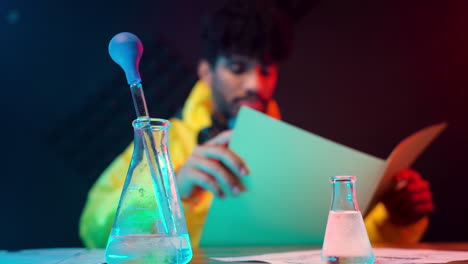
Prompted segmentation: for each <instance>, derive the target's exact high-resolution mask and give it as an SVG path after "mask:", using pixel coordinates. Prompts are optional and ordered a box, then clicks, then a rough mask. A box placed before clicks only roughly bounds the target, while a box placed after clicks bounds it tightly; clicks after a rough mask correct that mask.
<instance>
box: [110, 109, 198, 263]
mask: <svg viewBox="0 0 468 264" xmlns="http://www.w3.org/2000/svg"><path fill="white" fill-rule="evenodd" d="M132 124H133V128H134V133H135V139H134V150H133V156H132V161H131V163H130V167H129V170H128V173H127V178H126V179H125V184H124V187H123V190H122V195H121V197H120V202H119V206H118V208H117V214H116V217H115V220H114V225H113V227H112V231H111V234H110V236H109V240H108V242H107V248H106V261H107V262H108V263H109V264H116V263H119V264H120V263H122V264H126V263H132V264H133V263H135V264H141V263H157V264H160V263H177V264H185V263H187V262H189V261H190V260H191V258H192V247H191V244H190V239H189V236H188V232H187V226H186V223H185V217H184V214H183V210H182V207H181V202H180V198H179V194H178V191H177V186H176V182H175V178H174V172H173V168H172V163H171V160H170V157H169V153H168V149H167V137H168V129H169V127H170V122H169V121H167V120H164V119H153V118H138V119H136V120H135V121H133V123H132ZM151 142H154V144H152V143H151Z"/></svg>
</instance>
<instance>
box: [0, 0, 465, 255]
mask: <svg viewBox="0 0 468 264" xmlns="http://www.w3.org/2000/svg"><path fill="white" fill-rule="evenodd" d="M217 3H218V1H216V0H210V1H208V0H203V1H202V0H198V1H191V0H174V1H143V0H140V1H136V0H135V1H123V0H115V1H91V0H83V1H74V2H67V1H58V0H57V1H53V0H43V1H33V0H14V1H13V0H3V1H1V2H0V40H1V41H0V70H1V71H0V80H1V83H2V85H1V87H2V97H1V98H2V99H1V104H0V111H1V113H2V114H1V115H0V116H1V124H2V125H1V128H2V129H1V135H2V141H1V146H2V151H1V152H0V153H1V166H2V172H1V179H2V181H1V191H0V205H1V207H0V210H1V212H2V214H1V217H0V234H1V239H0V248H1V249H20V248H39V247H69V246H81V242H80V240H79V237H78V220H79V216H80V213H81V210H82V206H83V204H84V202H85V199H86V193H87V191H88V190H89V188H90V186H91V185H92V183H93V182H94V180H95V179H96V177H97V176H98V174H99V172H100V171H102V169H104V168H105V167H106V165H107V164H108V162H110V161H111V160H112V158H113V157H115V156H116V155H117V154H118V153H120V152H121V151H122V150H123V149H124V148H125V146H126V145H127V144H128V143H129V142H130V141H131V140H132V130H131V127H130V121H131V120H132V118H133V106H132V105H131V98H130V94H129V92H128V88H127V87H126V83H125V81H124V79H123V73H122V72H121V70H120V69H118V68H117V66H116V65H115V64H114V63H113V62H112V61H111V60H110V58H109V56H108V54H107V45H108V41H109V40H110V39H111V38H112V36H113V35H115V34H116V33H118V32H121V31H130V32H133V33H135V34H137V35H138V36H139V37H140V38H141V39H142V40H143V42H144V44H145V54H144V57H143V61H142V72H143V73H142V74H143V80H144V85H145V91H146V93H147V97H148V104H149V107H150V110H152V115H153V116H158V117H166V118H167V117H169V116H170V115H172V114H173V112H174V111H175V110H176V108H177V105H178V104H179V103H181V102H183V100H184V97H185V96H186V94H187V92H188V91H189V89H190V88H191V86H192V84H193V82H194V81H195V79H196V76H195V75H194V72H195V66H196V63H197V58H198V55H199V52H198V48H199V45H198V25H199V19H200V17H201V15H202V14H205V13H206V12H208V11H209V10H210V9H211V8H213V6H214V5H215V4H217ZM467 14H468V2H466V1H378V2H377V1H316V2H315V4H314V5H313V6H312V8H311V10H310V11H309V12H308V14H307V15H306V16H305V17H303V19H302V20H301V21H300V22H299V23H298V24H297V26H296V38H295V49H294V51H293V54H292V56H291V58H290V59H289V60H288V61H287V62H285V63H284V64H282V65H281V68H280V80H279V85H278V89H277V93H276V95H277V99H278V101H279V103H280V106H281V107H282V112H283V117H284V120H285V121H287V122H289V123H292V124H294V125H297V126H299V127H301V128H304V129H306V130H309V131H312V132H314V133H316V134H319V135H321V136H324V137H326V138H329V139H332V140H334V141H337V142H340V143H342V144H345V145H348V146H350V147H353V148H356V149H358V150H361V151H364V152H367V153H370V154H372V155H375V156H378V157H381V158H386V157H387V155H388V154H389V153H390V151H391V150H392V149H393V147H394V146H395V145H396V144H397V143H398V142H399V141H400V140H402V139H403V138H405V137H406V136H408V135H409V134H411V133H412V132H415V131H417V130H419V129H421V128H422V127H424V126H427V125H430V124H433V123H436V122H440V121H447V122H448V123H449V127H448V129H447V130H446V131H445V132H444V133H443V134H442V135H441V136H440V137H439V138H438V139H437V140H436V141H435V142H434V143H433V144H432V145H431V146H430V147H429V148H428V149H427V150H426V152H425V153H424V154H423V155H422V156H421V157H420V158H419V159H418V160H417V162H416V163H415V165H414V168H416V169H417V170H419V171H421V172H422V174H423V175H424V176H425V177H426V178H427V179H428V180H429V181H430V182H431V183H432V189H433V192H434V200H435V204H436V212H435V213H434V215H433V216H432V221H431V225H430V228H429V230H428V231H427V233H426V235H425V237H424V240H425V241H461V240H465V241H466V240H467V239H468V227H467V226H466V222H467V218H468V206H467V202H468V199H467V197H466V194H464V192H466V190H467V187H466V186H467V183H466V180H465V178H466V175H465V172H466V168H465V166H466V165H467V164H468V158H467V157H468V155H467V152H466V149H468V142H467V139H466V136H465V135H466V131H467V128H468V125H467V123H466V121H467V118H466V113H467V110H468V106H467V102H468V91H467V87H468V74H467V73H468V34H467V32H468V15H467Z"/></svg>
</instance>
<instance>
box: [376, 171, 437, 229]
mask: <svg viewBox="0 0 468 264" xmlns="http://www.w3.org/2000/svg"><path fill="white" fill-rule="evenodd" d="M429 187H430V186H429V182H427V181H426V180H424V179H423V178H421V175H420V174H419V173H418V172H416V171H414V170H409V169H408V170H402V171H400V172H399V173H397V174H396V175H395V186H394V187H393V188H392V189H391V190H389V191H388V192H387V193H386V194H385V195H384V197H383V199H382V201H383V203H384V205H385V207H386V208H387V210H388V212H389V215H390V221H391V222H392V223H394V224H396V225H409V224H413V223H415V222H416V221H418V220H420V219H421V218H423V217H424V216H426V215H429V214H430V213H432V212H433V211H434V204H433V202H432V193H431V191H430V189H429Z"/></svg>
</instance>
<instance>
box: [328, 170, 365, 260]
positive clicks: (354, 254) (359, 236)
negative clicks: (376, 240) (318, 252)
mask: <svg viewBox="0 0 468 264" xmlns="http://www.w3.org/2000/svg"><path fill="white" fill-rule="evenodd" d="M355 181H356V177H355V176H335V177H332V178H331V182H332V185H333V195H332V204H331V209H330V212H329V214H328V222H327V229H326V231H325V238H324V241H323V247H322V260H323V261H324V262H326V263H334V264H335V263H336V264H338V263H339V264H344V263H361V264H372V263H374V253H373V252H372V247H371V244H370V241H369V237H368V236H367V232H366V227H365V226H364V221H363V219H362V215H361V211H360V210H359V205H358V202H357V198H356V189H355V186H354V185H355Z"/></svg>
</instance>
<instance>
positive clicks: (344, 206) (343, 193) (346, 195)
mask: <svg viewBox="0 0 468 264" xmlns="http://www.w3.org/2000/svg"><path fill="white" fill-rule="evenodd" d="M331 182H332V186H333V197H332V205H331V209H330V210H331V211H360V210H359V205H358V202H357V198H356V189H355V182H356V177H355V176H334V177H332V178H331Z"/></svg>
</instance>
